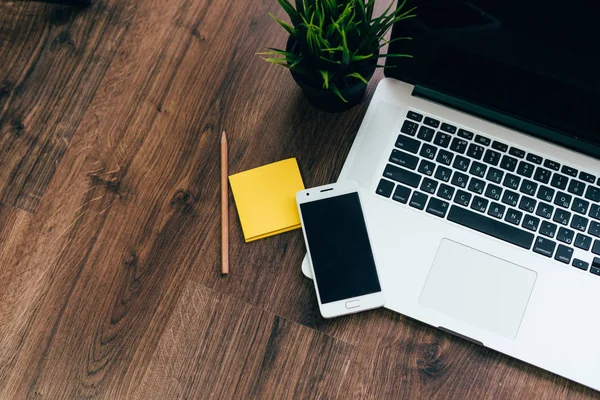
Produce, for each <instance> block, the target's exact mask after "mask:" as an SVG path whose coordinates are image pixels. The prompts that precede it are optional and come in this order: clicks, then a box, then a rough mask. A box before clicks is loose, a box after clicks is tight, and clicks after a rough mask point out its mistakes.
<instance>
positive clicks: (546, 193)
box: [537, 186, 554, 201]
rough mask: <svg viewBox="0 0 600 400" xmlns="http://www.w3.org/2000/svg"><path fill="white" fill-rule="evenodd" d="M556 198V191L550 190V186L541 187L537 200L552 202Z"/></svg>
mask: <svg viewBox="0 0 600 400" xmlns="http://www.w3.org/2000/svg"><path fill="white" fill-rule="evenodd" d="M553 197H554V189H552V188H549V187H548V186H540V190H539V191H538V194H537V198H538V199H540V200H545V201H552V198H553Z"/></svg>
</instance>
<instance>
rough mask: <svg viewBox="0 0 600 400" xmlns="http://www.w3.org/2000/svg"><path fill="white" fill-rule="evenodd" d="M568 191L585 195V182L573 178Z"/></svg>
mask: <svg viewBox="0 0 600 400" xmlns="http://www.w3.org/2000/svg"><path fill="white" fill-rule="evenodd" d="M567 191H568V192H569V193H573V194H575V195H577V196H583V192H585V183H583V182H581V181H576V180H575V179H571V182H570V183H569V188H568V189H567Z"/></svg>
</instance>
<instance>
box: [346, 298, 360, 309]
mask: <svg viewBox="0 0 600 400" xmlns="http://www.w3.org/2000/svg"><path fill="white" fill-rule="evenodd" d="M356 307H360V300H352V301H347V302H346V308H356Z"/></svg>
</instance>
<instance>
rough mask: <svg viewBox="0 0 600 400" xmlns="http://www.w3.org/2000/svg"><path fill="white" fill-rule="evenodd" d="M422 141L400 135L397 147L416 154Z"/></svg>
mask: <svg viewBox="0 0 600 400" xmlns="http://www.w3.org/2000/svg"><path fill="white" fill-rule="evenodd" d="M420 144H421V143H420V142H419V141H418V140H415V139H412V138H409V137H408V136H404V135H398V140H396V147H397V148H399V149H402V150H404V151H408V152H409V153H414V154H416V153H417V151H418V150H419V145H420Z"/></svg>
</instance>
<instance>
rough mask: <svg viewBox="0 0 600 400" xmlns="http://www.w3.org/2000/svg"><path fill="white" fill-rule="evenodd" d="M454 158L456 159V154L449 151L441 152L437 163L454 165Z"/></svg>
mask: <svg viewBox="0 0 600 400" xmlns="http://www.w3.org/2000/svg"><path fill="white" fill-rule="evenodd" d="M452 158H454V154H452V153H450V152H449V151H447V150H440V151H439V153H438V156H437V158H436V159H435V161H437V162H439V163H440V164H444V165H450V164H452Z"/></svg>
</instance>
